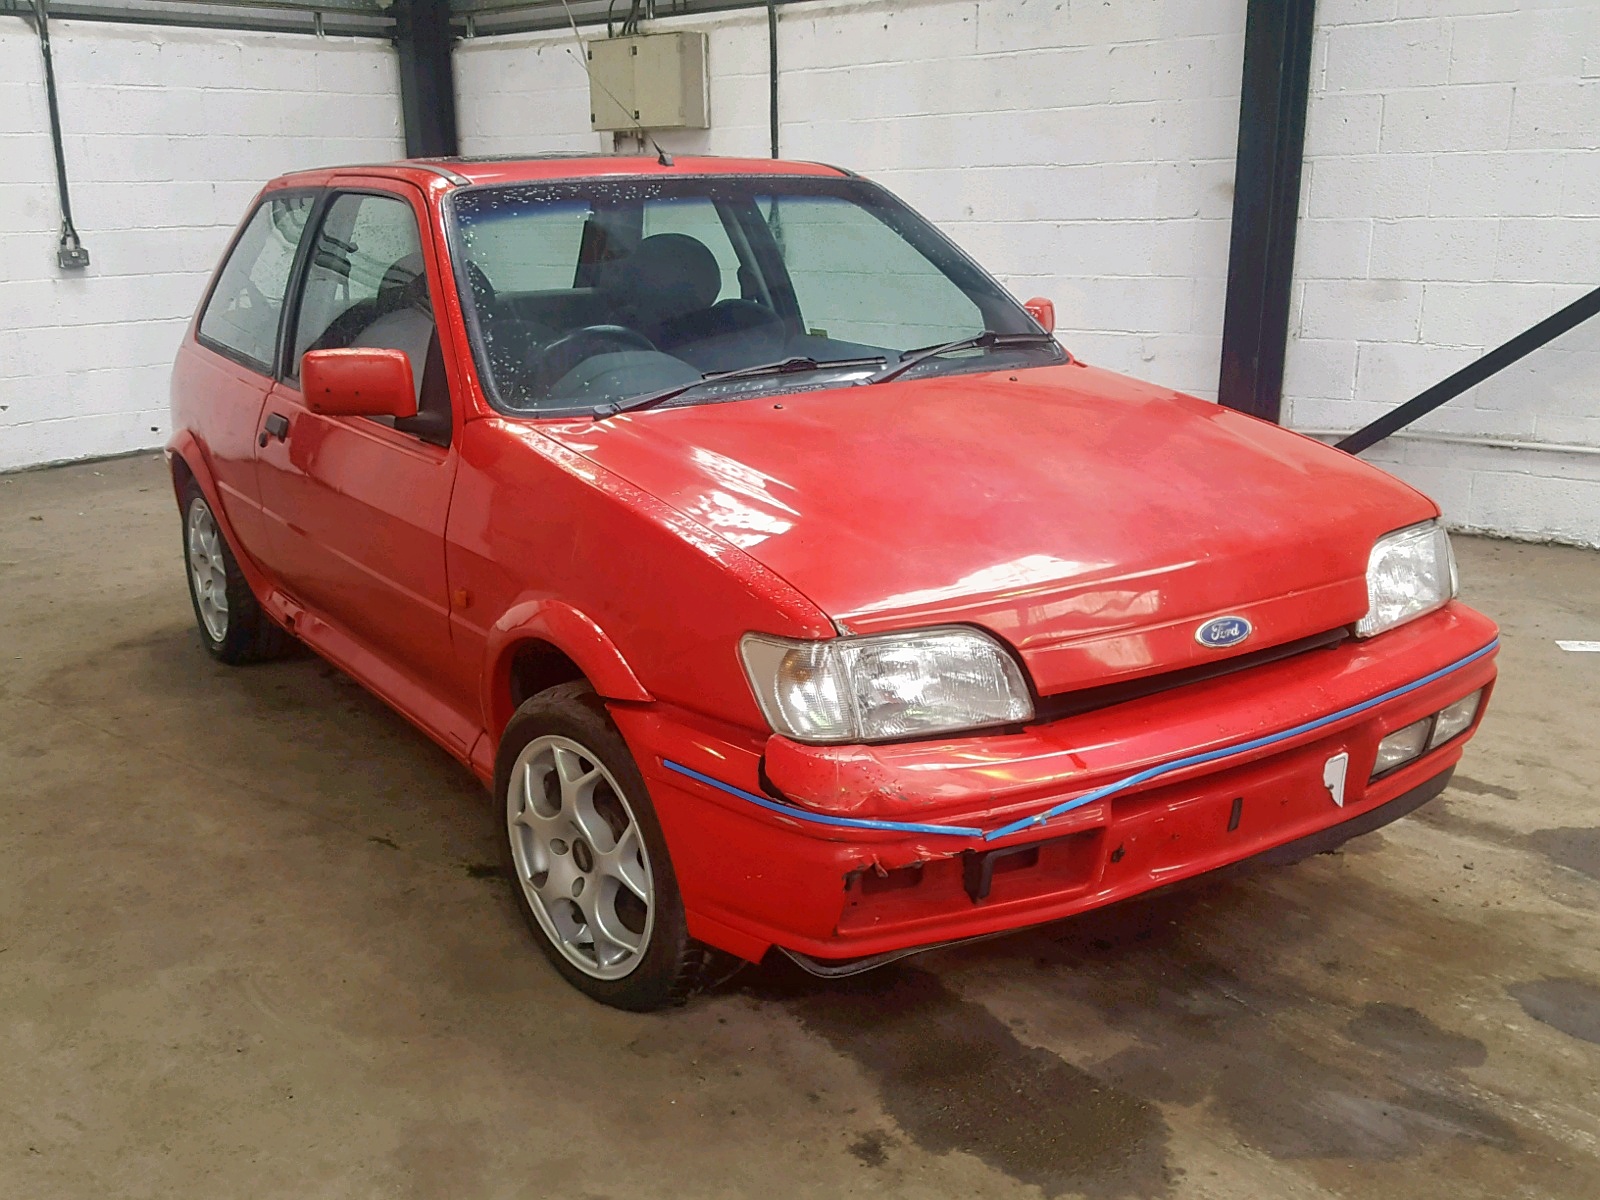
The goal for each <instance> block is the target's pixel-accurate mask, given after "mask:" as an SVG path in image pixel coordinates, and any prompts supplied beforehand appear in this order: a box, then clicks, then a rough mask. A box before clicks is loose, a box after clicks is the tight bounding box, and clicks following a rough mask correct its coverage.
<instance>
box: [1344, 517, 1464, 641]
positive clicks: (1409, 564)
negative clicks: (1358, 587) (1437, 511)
mask: <svg viewBox="0 0 1600 1200" xmlns="http://www.w3.org/2000/svg"><path fill="white" fill-rule="evenodd" d="M1455 594H1456V559H1455V555H1454V554H1453V553H1452V552H1451V550H1450V535H1449V534H1448V533H1446V532H1445V530H1444V526H1443V525H1441V524H1439V522H1437V521H1425V522H1423V523H1422V524H1421V525H1412V526H1410V527H1409V528H1406V529H1401V530H1397V531H1396V532H1394V533H1391V534H1388V535H1387V536H1385V537H1381V538H1379V539H1378V542H1377V544H1376V545H1375V546H1373V547H1372V555H1371V557H1370V558H1368V559H1367V615H1366V616H1364V617H1362V618H1361V620H1359V621H1358V622H1356V636H1357V637H1371V636H1372V635H1373V634H1376V633H1382V632H1383V631H1384V630H1386V629H1393V628H1394V627H1395V626H1396V625H1403V624H1405V623H1406V622H1407V621H1409V620H1411V619H1412V618H1413V617H1420V616H1421V615H1422V614H1423V613H1428V612H1432V611H1433V610H1434V609H1436V608H1440V607H1442V606H1443V605H1444V604H1446V603H1448V602H1449V600H1450V598H1451V597H1452V596H1454V595H1455Z"/></svg>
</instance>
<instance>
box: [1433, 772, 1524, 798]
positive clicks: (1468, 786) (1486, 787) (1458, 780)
mask: <svg viewBox="0 0 1600 1200" xmlns="http://www.w3.org/2000/svg"><path fill="white" fill-rule="evenodd" d="M1450 787H1451V790H1453V791H1461V792H1467V793H1469V794H1471V795H1474V796H1498V797H1499V798H1500V799H1502V800H1519V799H1521V795H1520V794H1519V793H1518V792H1516V791H1513V790H1512V789H1511V788H1508V787H1501V786H1500V785H1499V784H1498V783H1484V782H1483V781H1482V780H1481V779H1469V778H1468V777H1467V776H1465V775H1462V774H1460V773H1459V772H1458V773H1457V774H1456V775H1454V776H1452V777H1451V780H1450Z"/></svg>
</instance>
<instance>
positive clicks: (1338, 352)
mask: <svg viewBox="0 0 1600 1200" xmlns="http://www.w3.org/2000/svg"><path fill="white" fill-rule="evenodd" d="M1318 22H1319V24H1318V28H1317V32H1316V42H1315V47H1314V57H1313V68H1312V70H1313V75H1312V94H1311V102H1310V109H1309V112H1308V115H1307V133H1306V171H1305V176H1304V180H1303V184H1302V189H1301V223H1300V232H1299V242H1298V246H1297V249H1296V256H1295V273H1296V283H1295V298H1294V314H1293V328H1292V332H1291V339H1290V346H1289V361H1288V369H1287V378H1286V381H1285V392H1286V397H1285V399H1286V421H1287V422H1288V423H1290V424H1293V425H1295V426H1296V427H1298V428H1302V429H1317V430H1349V429H1354V428H1355V427H1357V426H1359V425H1361V424H1364V423H1365V422H1366V421H1368V420H1370V419H1371V418H1372V417H1375V416H1377V415H1379V414H1380V413H1382V412H1385V411H1387V410H1388V409H1390V408H1392V407H1393V406H1394V405H1396V404H1398V403H1400V402H1401V401H1403V400H1406V399H1408V398H1410V397H1411V396H1412V395H1414V394H1416V393H1417V392H1419V391H1421V390H1422V389H1423V388H1425V387H1427V386H1429V385H1431V384H1433V383H1436V382H1438V381H1439V380H1440V379H1443V378H1444V377H1445V376H1447V375H1449V374H1450V373H1451V372H1453V371H1455V370H1457V369H1459V368H1460V367H1462V366H1465V365H1466V364H1467V363H1469V362H1471V361H1472V360H1473V359H1474V358H1477V357H1478V356H1479V355H1481V354H1482V353H1484V352H1485V351H1486V350H1489V349H1492V348H1493V347H1494V346H1497V345H1499V344H1500V343H1501V342H1504V341H1505V340H1506V339H1508V338H1510V337H1512V336H1513V335H1515V334H1516V333H1519V332H1520V331H1521V330H1523V329H1525V328H1527V327H1528V326H1529V325H1532V324H1533V323H1534V322H1536V321H1538V320H1540V319H1541V318H1543V317H1546V316H1548V315H1550V314H1551V313H1553V312H1555V311H1556V310H1557V309H1559V308H1561V307H1562V306H1563V305H1565V304H1567V303H1569V302H1570V301H1572V300H1574V299H1576V298H1577V297H1578V296H1581V295H1583V294H1584V293H1585V292H1587V291H1589V290H1591V289H1592V288H1594V287H1596V286H1600V52H1597V51H1596V47H1597V46H1600V4H1595V3H1593V2H1592V0H1566V2H1561V0H1557V2H1555V3H1541V4H1525V3H1524V4H1519V3H1515V2H1514V0H1381V2H1380V0H1323V2H1322V3H1320V4H1319V5H1318ZM1412 432H1413V436H1411V437H1409V438H1408V437H1406V436H1405V435H1402V437H1401V438H1397V439H1394V440H1392V441H1391V442H1390V443H1387V444H1385V445H1384V446H1381V447H1379V448H1376V449H1374V450H1373V451H1371V452H1369V455H1368V457H1370V458H1372V459H1373V461H1375V462H1381V463H1382V464H1383V465H1385V466H1388V467H1390V468H1391V469H1393V470H1395V471H1397V472H1398V473H1400V474H1401V475H1403V476H1405V477H1406V478H1408V479H1410V480H1412V481H1413V482H1415V483H1416V484H1417V485H1418V486H1420V487H1422V488H1423V489H1424V490H1426V491H1428V492H1429V493H1430V494H1433V495H1434V496H1435V497H1436V498H1437V499H1439V501H1440V502H1441V504H1442V505H1443V506H1444V508H1445V515H1446V517H1447V518H1448V519H1449V520H1450V521H1452V522H1453V523H1455V524H1458V525H1461V526H1463V527H1466V528H1472V529H1478V530H1484V531H1488V532H1494V533H1504V534H1510V535H1513V536H1519V537H1555V538H1560V539H1562V540H1566V541H1576V542H1580V543H1582V544H1586V545H1595V546H1600V457H1597V456H1593V455H1585V454H1582V453H1577V452H1572V453H1560V452H1555V451H1549V450H1544V451H1541V450H1530V449H1526V448H1518V447H1515V446H1504V445H1501V446H1495V445H1478V446H1473V445H1463V444H1461V443H1460V441H1458V440H1451V441H1447V442H1446V441H1440V442H1424V441H1421V440H1419V439H1421V438H1426V437H1433V436H1436V435H1442V436H1444V437H1448V438H1451V439H1462V438H1465V439H1474V438H1476V439H1480V440H1482V439H1497V440H1502V441H1514V442H1538V443H1555V444H1563V445H1569V444H1570V445H1574V446H1578V447H1590V448H1600V328H1597V329H1593V330H1590V329H1581V330H1576V331H1574V332H1573V333H1572V334H1570V335H1568V336H1567V337H1565V338H1562V339H1561V340H1560V341H1559V342H1557V343H1554V344H1552V345H1551V346H1550V347H1547V348H1546V349H1545V350H1542V351H1538V352H1536V353H1535V355H1533V356H1531V357H1530V358H1529V359H1527V360H1525V361H1524V363H1523V364H1522V365H1520V366H1518V367H1514V368H1512V369H1511V370H1510V371H1508V372H1506V373H1505V374H1504V375H1502V376H1500V377H1498V378H1496V379H1495V380H1491V381H1490V382H1489V383H1487V384H1485V385H1484V386H1482V387H1479V388H1476V389H1474V390H1473V391H1471V392H1469V393H1467V394H1465V395H1463V396H1460V397H1458V398H1457V399H1455V400H1453V401H1451V402H1450V403H1449V404H1448V405H1446V406H1445V407H1444V408H1442V409H1440V410H1438V411H1437V412H1435V413H1434V414H1432V415H1431V416H1429V417H1427V418H1425V419H1424V420H1423V421H1422V422H1421V423H1419V425H1418V426H1416V427H1415V429H1414V430H1413V431H1412Z"/></svg>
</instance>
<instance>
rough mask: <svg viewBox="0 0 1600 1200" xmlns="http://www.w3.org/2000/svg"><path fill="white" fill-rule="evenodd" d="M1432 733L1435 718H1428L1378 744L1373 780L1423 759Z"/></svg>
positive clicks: (1398, 730) (1394, 733)
mask: <svg viewBox="0 0 1600 1200" xmlns="http://www.w3.org/2000/svg"><path fill="white" fill-rule="evenodd" d="M1432 733H1433V718H1432V717H1431V716H1428V717H1423V718H1422V720H1420V721H1413V722H1412V723H1411V724H1409V725H1407V726H1406V727H1405V728H1404V729H1396V730H1395V731H1394V732H1393V733H1391V734H1389V736H1388V737H1386V738H1384V739H1383V741H1381V742H1379V743H1378V756H1377V758H1376V759H1375V760H1374V761H1373V764H1372V775H1371V778H1373V779H1376V778H1378V776H1380V775H1387V774H1388V773H1389V772H1390V771H1397V770H1399V769H1400V768H1401V767H1403V766H1405V765H1406V764H1407V763H1409V762H1415V761H1416V760H1417V759H1419V758H1421V757H1422V756H1423V754H1425V753H1426V752H1427V750H1428V738H1429V736H1430V735H1431V734H1432Z"/></svg>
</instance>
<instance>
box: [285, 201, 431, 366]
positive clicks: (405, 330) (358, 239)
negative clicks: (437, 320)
mask: <svg viewBox="0 0 1600 1200" xmlns="http://www.w3.org/2000/svg"><path fill="white" fill-rule="evenodd" d="M433 344H434V322H433V301H432V297H431V296H430V294H429V292H428V272H427V269H426V267H425V266H424V264H423V258H422V240H421V237H420V235H419V232H418V228H417V218H416V214H415V213H414V212H413V211H412V208H411V205H410V204H408V203H407V202H406V201H404V200H402V199H400V198H399V197H396V196H379V195H371V194H368V193H359V192H349V193H346V194H344V195H341V196H337V197H335V198H334V200H333V202H332V203H331V204H329V205H328V210H327V214H326V215H325V216H324V217H323V219H322V225H321V227H320V228H319V229H318V230H317V235H316V242H315V244H314V245H313V246H312V255H311V264H310V266H309V267H308V268H307V270H306V282H305V291H304V292H303V294H302V298H301V300H300V313H299V318H298V320H297V322H296V326H295V337H294V362H293V364H292V371H293V373H294V374H295V375H298V374H299V364H300V358H301V356H302V355H304V354H305V353H306V352H307V351H308V350H342V349H345V348H347V347H352V346H364V347H372V348H382V349H391V350H403V351H405V353H406V357H407V358H409V359H410V360H411V376H412V381H413V383H414V384H415V385H416V388H417V391H418V393H419V395H420V393H421V390H422V384H423V377H424V375H425V373H426V371H427V366H428V356H429V350H430V348H431V347H432V346H433Z"/></svg>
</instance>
